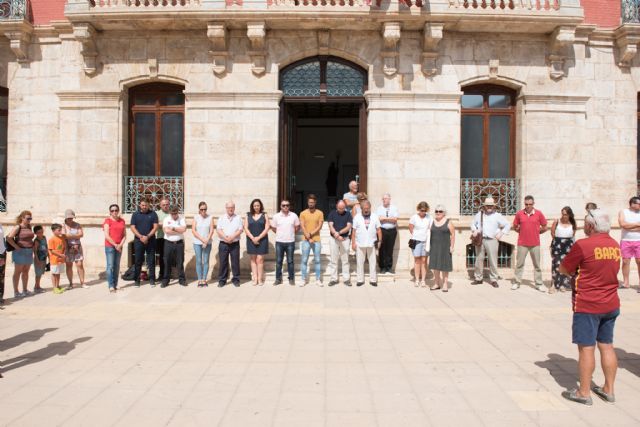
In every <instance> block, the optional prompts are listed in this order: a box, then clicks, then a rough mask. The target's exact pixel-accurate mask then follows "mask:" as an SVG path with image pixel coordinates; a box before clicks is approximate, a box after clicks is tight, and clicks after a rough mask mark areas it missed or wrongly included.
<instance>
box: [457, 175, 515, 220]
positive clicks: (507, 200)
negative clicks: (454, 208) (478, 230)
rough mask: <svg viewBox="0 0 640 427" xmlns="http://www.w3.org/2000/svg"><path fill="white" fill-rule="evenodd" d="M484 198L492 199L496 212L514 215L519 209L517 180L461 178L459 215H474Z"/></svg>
mask: <svg viewBox="0 0 640 427" xmlns="http://www.w3.org/2000/svg"><path fill="white" fill-rule="evenodd" d="M486 197H493V200H494V201H495V203H496V206H497V210H498V212H500V213H502V214H504V215H514V214H515V213H516V212H517V211H518V209H519V207H520V180H519V179H517V178H462V179H461V180H460V214H461V215H475V214H476V212H478V210H479V209H480V207H481V206H482V203H483V201H484V199H485V198H486Z"/></svg>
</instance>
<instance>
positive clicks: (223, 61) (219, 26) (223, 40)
mask: <svg viewBox="0 0 640 427" xmlns="http://www.w3.org/2000/svg"><path fill="white" fill-rule="evenodd" d="M207 37H208V38H209V42H210V45H211V49H210V50H209V55H211V58H212V59H213V72H214V74H216V75H219V76H220V75H223V74H224V73H226V71H227V57H228V56H229V51H228V48H227V44H228V42H227V40H228V31H227V26H226V25H225V23H224V22H210V23H209V24H207Z"/></svg>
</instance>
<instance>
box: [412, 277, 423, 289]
mask: <svg viewBox="0 0 640 427" xmlns="http://www.w3.org/2000/svg"><path fill="white" fill-rule="evenodd" d="M420 283H422V282H421V281H420V280H418V279H416V280H415V282H414V286H415V287H416V288H419V287H420Z"/></svg>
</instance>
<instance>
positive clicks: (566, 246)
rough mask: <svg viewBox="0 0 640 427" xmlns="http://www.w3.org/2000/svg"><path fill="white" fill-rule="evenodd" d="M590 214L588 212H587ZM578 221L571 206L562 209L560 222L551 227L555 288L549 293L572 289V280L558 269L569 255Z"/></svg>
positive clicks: (552, 271) (555, 222) (552, 272)
mask: <svg viewBox="0 0 640 427" xmlns="http://www.w3.org/2000/svg"><path fill="white" fill-rule="evenodd" d="M587 212H588V211H587ZM576 228H577V227H576V220H575V217H574V215H573V211H572V210H571V208H570V207H569V206H565V207H564V208H562V211H561V216H560V219H559V220H557V219H556V220H555V221H553V224H552V225H551V278H552V279H553V286H551V288H549V293H550V294H552V293H554V292H556V291H558V290H559V291H562V292H564V291H566V290H570V289H571V278H570V277H569V276H565V275H562V274H560V272H559V271H558V269H559V268H560V263H561V262H562V259H563V258H564V257H565V256H566V255H567V254H568V253H569V250H571V246H573V242H574V238H575V235H576Z"/></svg>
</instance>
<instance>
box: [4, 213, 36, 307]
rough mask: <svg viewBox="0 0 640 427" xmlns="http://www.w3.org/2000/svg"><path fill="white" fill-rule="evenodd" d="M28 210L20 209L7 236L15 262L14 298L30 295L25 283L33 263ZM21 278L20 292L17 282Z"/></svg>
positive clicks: (32, 235)
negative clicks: (14, 223)
mask: <svg viewBox="0 0 640 427" xmlns="http://www.w3.org/2000/svg"><path fill="white" fill-rule="evenodd" d="M32 219H33V216H32V215H31V212H30V211H22V212H20V215H18V217H17V218H16V224H17V225H16V227H15V228H14V229H13V230H11V233H9V235H8V236H7V242H9V244H10V245H11V246H13V248H14V250H13V254H12V259H13V263H14V264H15V268H14V270H13V294H14V295H15V297H16V298H23V297H26V296H27V295H30V294H31V292H29V289H27V284H28V282H29V269H30V268H31V264H33V237H34V236H35V235H34V234H33V231H32V230H31V220H32ZM20 279H22V292H19V291H18V282H19V281H20Z"/></svg>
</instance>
